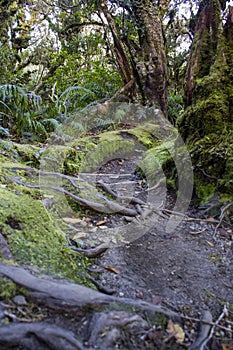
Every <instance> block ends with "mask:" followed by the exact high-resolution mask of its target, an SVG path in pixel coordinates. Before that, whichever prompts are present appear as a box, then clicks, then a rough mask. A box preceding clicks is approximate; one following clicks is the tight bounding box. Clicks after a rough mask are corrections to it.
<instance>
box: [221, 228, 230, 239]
mask: <svg viewBox="0 0 233 350" xmlns="http://www.w3.org/2000/svg"><path fill="white" fill-rule="evenodd" d="M219 235H220V236H221V237H224V238H231V233H230V232H228V231H226V230H224V229H222V228H221V229H220V230H219Z"/></svg>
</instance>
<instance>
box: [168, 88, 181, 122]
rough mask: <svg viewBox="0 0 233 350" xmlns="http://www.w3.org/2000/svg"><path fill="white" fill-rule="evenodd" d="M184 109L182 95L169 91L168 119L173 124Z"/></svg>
mask: <svg viewBox="0 0 233 350" xmlns="http://www.w3.org/2000/svg"><path fill="white" fill-rule="evenodd" d="M183 111H184V101H183V96H182V95H177V94H175V93H170V94H169V95H168V119H169V121H170V122H171V123H172V124H173V125H175V124H176V120H177V118H178V117H179V116H180V115H181V113H182V112H183Z"/></svg>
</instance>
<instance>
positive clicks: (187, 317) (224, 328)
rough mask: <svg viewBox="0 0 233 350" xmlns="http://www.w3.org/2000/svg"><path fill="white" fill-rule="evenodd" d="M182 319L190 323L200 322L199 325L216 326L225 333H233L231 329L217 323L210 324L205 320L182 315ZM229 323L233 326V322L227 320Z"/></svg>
mask: <svg viewBox="0 0 233 350" xmlns="http://www.w3.org/2000/svg"><path fill="white" fill-rule="evenodd" d="M181 317H182V318H183V319H185V320H189V321H193V322H198V323H204V324H208V325H210V326H216V327H217V328H219V329H222V330H224V331H227V332H230V333H233V330H231V329H229V328H226V327H224V326H221V325H219V324H216V323H215V322H210V321H206V320H203V319H199V318H195V317H189V316H183V315H181ZM226 322H227V323H229V324H232V325H233V322H230V321H228V320H226Z"/></svg>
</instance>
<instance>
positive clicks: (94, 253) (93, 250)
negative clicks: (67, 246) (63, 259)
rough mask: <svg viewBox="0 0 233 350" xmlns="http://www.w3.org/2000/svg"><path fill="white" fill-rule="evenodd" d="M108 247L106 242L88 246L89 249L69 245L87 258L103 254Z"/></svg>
mask: <svg viewBox="0 0 233 350" xmlns="http://www.w3.org/2000/svg"><path fill="white" fill-rule="evenodd" d="M108 248H109V245H108V244H107V243H102V244H100V245H98V246H97V247H95V248H90V249H82V248H76V247H71V249H72V250H74V251H75V252H78V253H82V254H83V255H85V256H87V257H88V258H98V256H100V255H101V254H103V253H104V252H105V251H106V250H107V249H108Z"/></svg>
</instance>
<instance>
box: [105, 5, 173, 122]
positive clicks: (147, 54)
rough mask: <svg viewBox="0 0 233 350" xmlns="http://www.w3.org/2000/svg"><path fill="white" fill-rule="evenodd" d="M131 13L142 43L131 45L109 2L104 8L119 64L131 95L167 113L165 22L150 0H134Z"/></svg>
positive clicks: (130, 6) (129, 6) (129, 8)
mask: <svg viewBox="0 0 233 350" xmlns="http://www.w3.org/2000/svg"><path fill="white" fill-rule="evenodd" d="M127 6H128V11H130V12H131V15H132V17H133V18H134V22H135V23H136V26H137V33H138V42H139V45H138V47H137V49H135V45H131V44H132V43H130V42H129V41H128V40H126V39H125V40H124V39H123V38H122V37H121V36H120V35H119V33H118V29H117V26H116V24H115V22H114V18H113V16H112V15H111V13H110V11H109V9H108V4H107V2H106V1H101V2H100V8H101V11H102V13H103V14H104V16H105V18H106V20H107V23H108V26H109V28H110V31H111V34H112V37H113V43H114V50H115V56H116V60H117V63H118V67H119V70H120V73H121V76H122V80H123V82H124V83H125V85H126V84H127V83H129V82H130V81H131V80H133V81H135V84H134V86H132V85H130V91H129V92H128V95H129V97H131V98H135V96H136V97H138V96H139V99H140V100H141V102H142V103H143V104H144V105H155V106H156V107H158V108H159V109H160V110H161V111H162V112H163V113H164V115H165V116H166V115H167V63H166V52H165V45H164V38H163V33H162V24H161V21H160V18H159V15H158V9H157V5H156V3H155V2H153V1H150V0H131V1H129V3H128V4H126V7H127Z"/></svg>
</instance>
